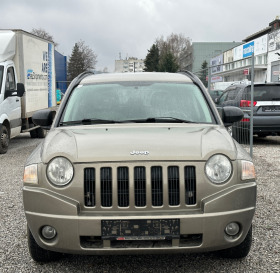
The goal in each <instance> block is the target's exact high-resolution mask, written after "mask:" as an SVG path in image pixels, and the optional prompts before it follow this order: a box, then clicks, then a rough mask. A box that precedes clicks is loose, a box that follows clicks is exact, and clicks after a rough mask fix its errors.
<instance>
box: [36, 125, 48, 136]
mask: <svg viewBox="0 0 280 273" xmlns="http://www.w3.org/2000/svg"><path fill="white" fill-rule="evenodd" d="M36 132H37V137H38V138H45V136H46V131H45V130H44V129H43V128H41V127H39V128H37V129H36Z"/></svg>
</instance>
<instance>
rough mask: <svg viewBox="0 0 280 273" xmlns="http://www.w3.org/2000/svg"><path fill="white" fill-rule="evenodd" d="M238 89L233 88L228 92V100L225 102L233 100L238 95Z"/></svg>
mask: <svg viewBox="0 0 280 273" xmlns="http://www.w3.org/2000/svg"><path fill="white" fill-rule="evenodd" d="M238 91H239V89H238V88H233V89H231V90H230V91H229V92H228V98H227V100H235V98H236V96H237V94H238Z"/></svg>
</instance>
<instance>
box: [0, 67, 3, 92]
mask: <svg viewBox="0 0 280 273" xmlns="http://www.w3.org/2000/svg"><path fill="white" fill-rule="evenodd" d="M3 71H4V66H3V65H0V94H1V89H2V80H3Z"/></svg>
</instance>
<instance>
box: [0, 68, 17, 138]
mask: <svg viewBox="0 0 280 273" xmlns="http://www.w3.org/2000/svg"><path fill="white" fill-rule="evenodd" d="M4 80H5V94H4V101H3V112H4V113H5V114H6V115H7V116H8V118H9V121H10V127H11V135H10V137H11V138H12V137H14V136H17V135H18V134H19V133H20V131H21V106H20V103H21V102H20V98H19V97H17V96H12V97H7V91H8V90H15V92H16V80H15V71H14V67H13V66H8V67H7V70H6V78H4Z"/></svg>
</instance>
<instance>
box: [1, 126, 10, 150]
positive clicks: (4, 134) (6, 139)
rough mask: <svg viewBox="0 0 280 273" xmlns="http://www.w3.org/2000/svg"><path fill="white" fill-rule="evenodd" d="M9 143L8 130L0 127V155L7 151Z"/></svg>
mask: <svg viewBox="0 0 280 273" xmlns="http://www.w3.org/2000/svg"><path fill="white" fill-rule="evenodd" d="M9 142H10V135H9V131H8V128H7V127H6V126H5V125H0V154H5V153H6V152H7V151H8V146H9Z"/></svg>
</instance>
